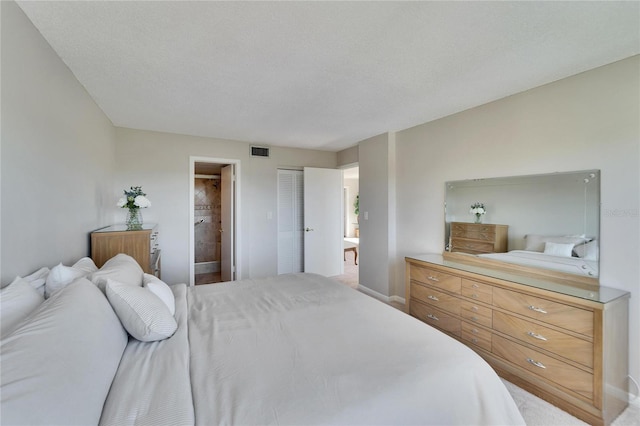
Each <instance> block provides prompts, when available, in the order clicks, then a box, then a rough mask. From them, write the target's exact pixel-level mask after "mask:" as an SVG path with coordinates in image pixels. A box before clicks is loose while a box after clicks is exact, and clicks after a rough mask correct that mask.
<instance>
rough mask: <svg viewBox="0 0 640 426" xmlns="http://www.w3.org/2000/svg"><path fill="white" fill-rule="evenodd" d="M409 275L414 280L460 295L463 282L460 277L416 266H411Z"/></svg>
mask: <svg viewBox="0 0 640 426" xmlns="http://www.w3.org/2000/svg"><path fill="white" fill-rule="evenodd" d="M409 273H410V274H411V279H412V280H416V281H420V282H422V283H425V284H429V285H431V286H434V287H438V288H440V289H443V290H447V291H450V292H452V293H458V294H460V285H461V281H462V280H461V278H460V277H456V276H454V275H449V274H446V273H444V272H438V271H434V270H431V269H427V268H423V267H421V266H416V265H411V269H410V271H409Z"/></svg>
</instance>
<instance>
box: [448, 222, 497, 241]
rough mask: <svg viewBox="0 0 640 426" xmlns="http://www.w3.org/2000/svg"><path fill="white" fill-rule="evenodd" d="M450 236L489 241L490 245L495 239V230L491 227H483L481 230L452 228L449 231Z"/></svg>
mask: <svg viewBox="0 0 640 426" xmlns="http://www.w3.org/2000/svg"><path fill="white" fill-rule="evenodd" d="M451 236H452V237H458V238H468V239H471V240H481V241H489V242H492V243H493V241H495V239H496V233H495V228H494V227H492V226H489V227H487V226H483V227H482V229H481V228H476V229H473V228H467V227H459V226H454V229H453V231H451Z"/></svg>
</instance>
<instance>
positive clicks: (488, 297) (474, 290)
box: [460, 278, 493, 305]
mask: <svg viewBox="0 0 640 426" xmlns="http://www.w3.org/2000/svg"><path fill="white" fill-rule="evenodd" d="M460 293H461V294H462V295H463V296H465V297H468V298H470V299H474V300H479V301H480V302H484V303H487V304H489V305H490V304H491V303H492V302H493V286H490V285H489V284H483V283H479V282H477V281H472V280H468V279H466V278H463V279H462V287H461V290H460Z"/></svg>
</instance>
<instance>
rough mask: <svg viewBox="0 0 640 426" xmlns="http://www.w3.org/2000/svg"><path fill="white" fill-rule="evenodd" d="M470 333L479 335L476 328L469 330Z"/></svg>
mask: <svg viewBox="0 0 640 426" xmlns="http://www.w3.org/2000/svg"><path fill="white" fill-rule="evenodd" d="M471 332H472V333H473V334H478V333H479V331H478V329H477V328H474V329H473V330H471Z"/></svg>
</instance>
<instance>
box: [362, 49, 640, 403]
mask: <svg viewBox="0 0 640 426" xmlns="http://www.w3.org/2000/svg"><path fill="white" fill-rule="evenodd" d="M639 80H640V57H638V56H636V57H633V58H630V59H627V60H624V61H620V62H617V63H614V64H611V65H607V66H604V67H601V68H598V69H595V70H592V71H589V72H585V73H582V74H579V75H576V76H573V77H570V78H567V79H564V80H561V81H558V82H555V83H552V84H549V85H546V86H542V87H539V88H536V89H533V90H529V91H527V92H523V93H520V94H517V95H514V96H511V97H508V98H505V99H502V100H499V101H496V102H493V103H490V104H487V105H483V106H480V107H477V108H474V109H471V110H468V111H465V112H462V113H459V114H456V115H453V116H449V117H446V118H443V119H440V120H436V121H433V122H430V123H426V124H423V125H420V126H417V127H414V128H411V129H407V130H404V131H401V132H398V133H397V135H396V136H397V174H396V177H397V203H398V208H397V226H398V229H397V232H398V239H397V247H398V254H397V256H396V262H397V266H398V268H397V271H398V273H397V275H396V280H395V294H397V295H403V293H404V287H403V280H404V269H403V268H402V267H400V266H401V265H403V264H404V256H406V255H411V254H418V253H426V252H441V251H442V247H443V241H444V212H443V208H442V207H443V200H444V183H445V182H446V181H450V180H462V179H473V178H479V177H491V176H511V175H527V174H540V173H550V172H556V171H572V170H586V169H600V170H601V180H602V182H601V202H602V210H601V227H600V236H601V244H600V250H601V252H600V254H601V263H600V272H601V275H600V281H601V284H602V285H605V286H610V287H616V288H620V289H624V290H628V291H630V292H631V299H630V302H629V303H630V309H629V311H630V333H629V339H630V352H629V359H630V371H631V374H632V376H633V377H634V378H635V379H636V380H638V379H639V378H640V264H639V262H638V259H640V224H639V222H640V220H639V217H640V214H639V212H640V172H639V169H640V167H639V165H640V110H639V102H638V99H639V97H638V95H639V93H640V82H639ZM366 144H367V143H366V142H363V143H362V144H361V147H362V146H363V145H366ZM361 152H362V151H361ZM366 161H371V159H370V158H369V157H365V158H363V157H362V156H361V157H360V167H361V170H362V169H366V167H367V165H366V163H365V162H366ZM372 164H376V163H372ZM369 167H371V166H369ZM375 214H378V213H377V212H376V213H375ZM363 250H364V248H363ZM377 260H378V261H380V262H381V261H383V257H379V258H377ZM364 267H365V265H364V259H363V267H362V268H361V275H364V276H366V273H364V271H363V269H364ZM634 391H635V390H634Z"/></svg>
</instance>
